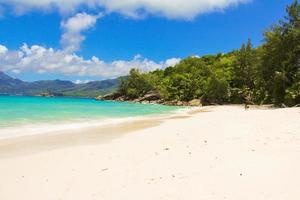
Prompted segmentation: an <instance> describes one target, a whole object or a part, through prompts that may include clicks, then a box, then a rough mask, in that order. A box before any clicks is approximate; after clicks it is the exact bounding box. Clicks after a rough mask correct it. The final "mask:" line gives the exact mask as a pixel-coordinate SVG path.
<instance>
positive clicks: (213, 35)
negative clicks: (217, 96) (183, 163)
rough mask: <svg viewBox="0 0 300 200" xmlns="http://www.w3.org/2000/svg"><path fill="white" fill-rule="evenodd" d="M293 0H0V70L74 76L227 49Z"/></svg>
mask: <svg viewBox="0 0 300 200" xmlns="http://www.w3.org/2000/svg"><path fill="white" fill-rule="evenodd" d="M291 2H292V0H276V1H274V0H65V1H62V0H39V1H36V0H0V71H4V72H5V73H7V74H9V75H11V76H13V77H15V78H20V79H22V80H26V81H35V80H42V79H64V80H71V81H74V82H76V83H82V82H87V81H92V80H102V79H109V78H115V77H118V76H122V75H126V74H127V73H128V71H129V70H130V69H131V68H138V69H140V70H141V71H144V72H146V71H151V70H154V69H163V68H165V67H168V66H173V65H175V64H177V63H178V62H179V61H180V60H181V59H183V58H185V57H187V56H192V55H198V56H202V55H206V54H215V53H220V52H229V51H231V50H234V49H238V48H239V47H240V46H241V44H242V43H243V42H246V41H247V40H248V38H250V39H251V40H252V42H253V44H254V46H258V45H260V44H261V43H262V42H263V32H264V31H265V30H267V29H268V28H269V27H270V26H271V25H272V24H274V23H276V22H278V20H279V19H282V18H283V16H285V7H286V5H288V4H290V3H291Z"/></svg>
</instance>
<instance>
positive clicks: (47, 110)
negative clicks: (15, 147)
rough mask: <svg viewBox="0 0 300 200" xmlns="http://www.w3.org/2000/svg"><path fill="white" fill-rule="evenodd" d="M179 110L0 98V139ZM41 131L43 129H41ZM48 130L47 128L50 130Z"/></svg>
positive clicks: (76, 100) (62, 99)
mask: <svg viewBox="0 0 300 200" xmlns="http://www.w3.org/2000/svg"><path fill="white" fill-rule="evenodd" d="M179 109H180V108H179V107H170V106H163V105H144V104H138V103H128V102H112V101H96V100H94V99H84V98H67V97H55V98H46V97H29V96H0V137H1V134H2V135H5V136H7V134H8V132H11V130H14V131H15V132H16V131H18V132H20V131H21V130H22V129H23V130H26V129H25V128H27V129H29V128H37V127H44V129H45V126H48V127H54V126H58V125H60V126H62V125H64V124H83V123H84V124H85V125H88V124H87V123H88V122H93V123H99V124H100V123H101V122H107V121H108V120H112V119H114V120H116V119H118V120H122V119H129V118H133V117H145V116H151V115H160V114H168V113H171V112H174V111H177V110H179ZM44 129H43V130H44ZM49 129H50V128H49Z"/></svg>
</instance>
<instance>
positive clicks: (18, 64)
mask: <svg viewBox="0 0 300 200" xmlns="http://www.w3.org/2000/svg"><path fill="white" fill-rule="evenodd" d="M0 52H1V53H0V71H11V72H14V73H20V72H26V71H32V72H38V73H61V74H64V75H75V76H91V77H101V78H114V77H118V76H123V75H127V74H128V72H129V70H130V69H131V68H138V69H140V70H141V71H143V72H146V71H152V70H155V69H162V68H165V67H168V66H171V65H174V64H177V63H178V62H179V61H180V59H177V58H172V59H168V60H166V61H161V62H154V61H152V60H148V59H146V58H142V57H141V56H135V57H134V58H133V59H132V60H129V61H126V60H116V61H113V62H105V61H103V60H100V59H99V58H97V57H95V56H94V57H92V58H91V59H84V58H83V57H80V56H78V55H76V54H75V53H68V52H66V51H64V50H54V49H52V48H45V47H42V46H38V45H34V46H31V47H29V46H28V45H26V44H24V45H23V46H22V47H20V49H19V50H15V51H13V50H8V49H7V48H6V47H5V46H3V45H0Z"/></svg>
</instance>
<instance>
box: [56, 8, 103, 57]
mask: <svg viewBox="0 0 300 200" xmlns="http://www.w3.org/2000/svg"><path fill="white" fill-rule="evenodd" d="M101 16H102V15H101V14H98V15H89V14H86V13H77V14H76V15H75V16H74V17H71V18H69V19H68V20H66V21H62V22H61V27H62V29H63V31H64V33H63V35H62V37H61V44H62V47H63V48H64V50H66V51H68V52H73V51H76V50H78V49H79V47H80V44H81V42H82V41H83V40H84V39H85V37H84V36H83V35H82V32H83V31H86V30H88V29H90V28H92V27H93V26H95V24H96V22H97V19H98V18H100V17H101Z"/></svg>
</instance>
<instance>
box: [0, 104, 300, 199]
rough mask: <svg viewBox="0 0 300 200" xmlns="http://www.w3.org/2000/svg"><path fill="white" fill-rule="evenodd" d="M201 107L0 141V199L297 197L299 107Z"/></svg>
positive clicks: (299, 187) (299, 191) (299, 194)
mask: <svg viewBox="0 0 300 200" xmlns="http://www.w3.org/2000/svg"><path fill="white" fill-rule="evenodd" d="M205 109H206V110H208V111H209V112H193V113H192V114H191V115H192V116H191V117H189V118H186V117H177V118H172V119H168V120H166V121H164V122H161V121H159V122H158V121H157V122H152V123H146V124H144V125H140V127H139V128H136V129H134V130H132V129H130V131H129V128H128V125H127V129H126V127H123V128H124V129H126V130H127V131H125V132H126V133H125V132H122V133H121V131H120V133H119V134H111V133H110V132H111V131H109V130H108V129H106V132H107V133H105V129H102V130H101V131H99V130H98V131H96V130H94V131H93V132H94V134H85V132H88V131H87V130H80V131H79V132H80V133H81V134H77V133H74V134H55V135H52V136H44V137H42V136H39V137H27V138H22V139H18V140H10V141H0V200H92V199H97V200H121V199H128V200H135V199H137V200H141V199H142V200H148V199H149V200H158V199H168V200H178V199H180V200H181V199H182V200H221V199H227V200H299V199H300V109H299V108H287V109H275V110H263V109H253V110H249V111H244V110H243V108H242V107H241V106H217V107H209V108H205ZM136 124H137V123H135V124H131V125H130V126H136ZM123 128H121V129H123ZM116 130H117V129H116ZM119 130H120V127H119ZM90 131H91V130H90ZM55 138H56V139H55ZM87 138H88V139H87Z"/></svg>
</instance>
